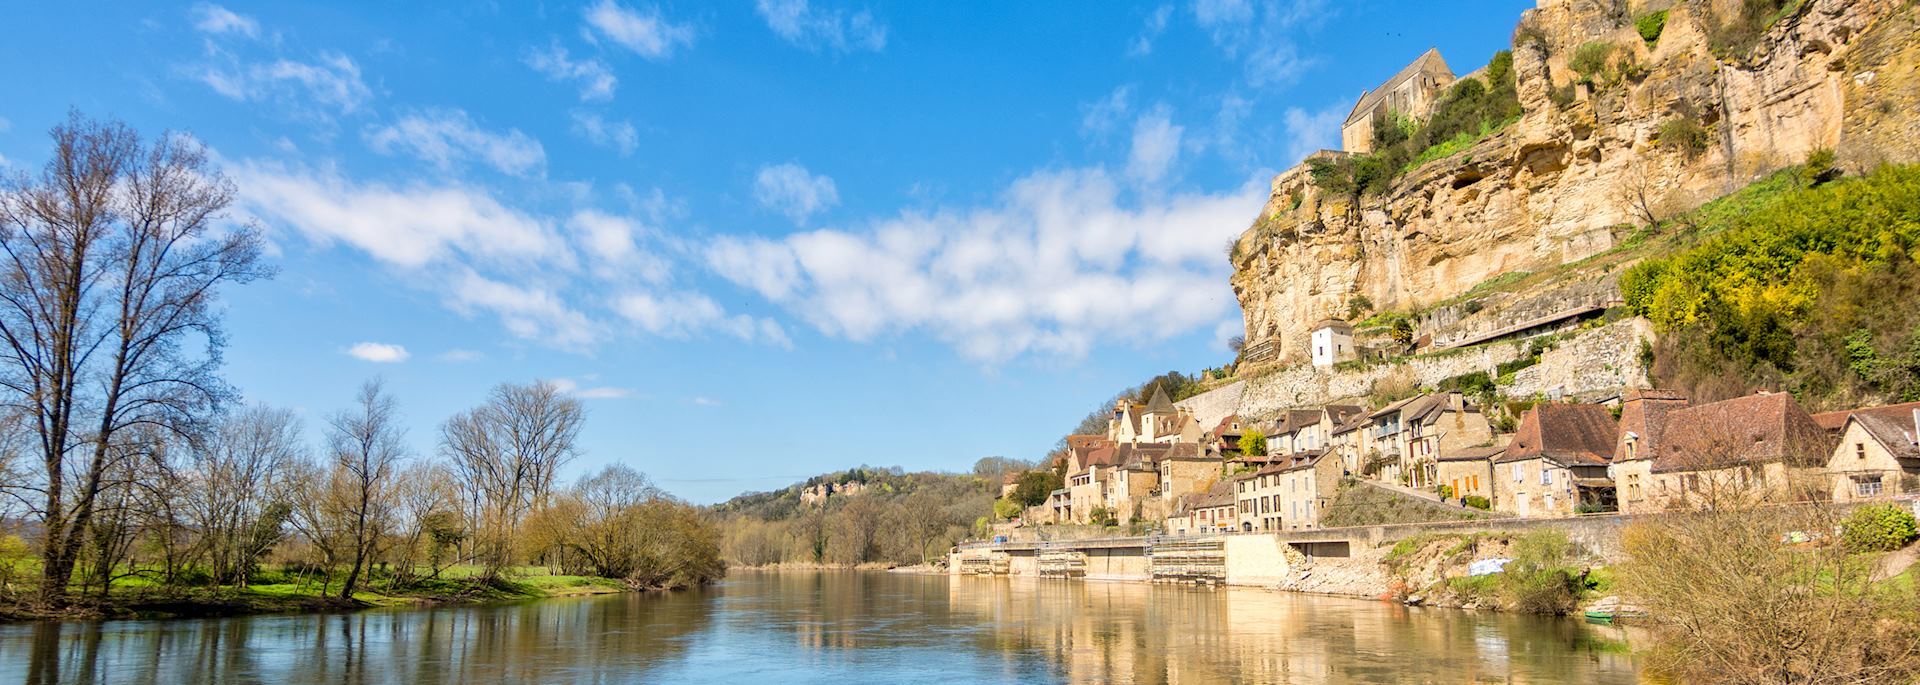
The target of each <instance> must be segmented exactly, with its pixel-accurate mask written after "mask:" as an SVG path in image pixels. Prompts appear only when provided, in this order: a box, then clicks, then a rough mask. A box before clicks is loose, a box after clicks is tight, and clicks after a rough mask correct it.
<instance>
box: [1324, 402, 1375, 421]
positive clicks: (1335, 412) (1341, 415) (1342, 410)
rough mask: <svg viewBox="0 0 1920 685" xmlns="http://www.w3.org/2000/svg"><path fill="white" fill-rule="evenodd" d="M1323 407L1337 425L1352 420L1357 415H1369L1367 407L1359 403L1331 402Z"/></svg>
mask: <svg viewBox="0 0 1920 685" xmlns="http://www.w3.org/2000/svg"><path fill="white" fill-rule="evenodd" d="M1321 409H1322V410H1324V411H1325V412H1326V413H1327V418H1328V419H1330V420H1332V422H1333V425H1335V426H1338V425H1341V424H1344V423H1346V422H1348V421H1351V420H1353V417H1355V416H1362V417H1364V416H1366V415H1367V408H1366V407H1362V406H1360V405H1357V404H1329V405H1327V406H1325V407H1321Z"/></svg>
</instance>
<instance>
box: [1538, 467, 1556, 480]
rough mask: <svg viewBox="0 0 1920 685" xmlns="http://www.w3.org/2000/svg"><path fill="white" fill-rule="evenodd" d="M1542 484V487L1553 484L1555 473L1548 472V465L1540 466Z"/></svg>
mask: <svg viewBox="0 0 1920 685" xmlns="http://www.w3.org/2000/svg"><path fill="white" fill-rule="evenodd" d="M1540 484H1541V485H1552V484H1553V472H1552V471H1548V470H1547V465H1546V464H1541V465H1540Z"/></svg>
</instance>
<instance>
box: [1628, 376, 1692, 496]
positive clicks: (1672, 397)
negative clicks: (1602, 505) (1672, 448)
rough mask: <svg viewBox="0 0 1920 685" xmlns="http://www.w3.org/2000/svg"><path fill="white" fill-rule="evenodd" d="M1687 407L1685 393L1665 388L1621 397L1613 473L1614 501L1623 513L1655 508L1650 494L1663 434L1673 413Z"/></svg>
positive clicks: (1632, 392) (1633, 391) (1630, 392)
mask: <svg viewBox="0 0 1920 685" xmlns="http://www.w3.org/2000/svg"><path fill="white" fill-rule="evenodd" d="M1685 408H1687V397H1686V396H1685V395H1681V394H1679V393H1674V392H1669V391H1665V390H1631V391H1628V392H1627V393H1626V394H1625V395H1623V396H1622V397H1621V398H1620V431H1619V436H1618V437H1617V438H1616V439H1615V440H1614V445H1613V468H1612V477H1613V484H1614V494H1615V497H1616V500H1615V501H1616V503H1617V504H1618V506H1619V508H1620V511H1621V512H1622V513H1627V514H1636V513H1642V512H1646V511H1650V510H1653V508H1652V507H1651V505H1650V503H1649V500H1648V497H1649V496H1650V493H1651V488H1652V487H1653V475H1652V474H1653V458H1654V457H1655V456H1657V455H1658V454H1659V450H1660V434H1661V433H1662V432H1664V431H1665V430H1666V426H1667V421H1668V420H1669V418H1670V417H1671V416H1672V415H1673V413H1674V412H1677V411H1679V410H1682V409H1685Z"/></svg>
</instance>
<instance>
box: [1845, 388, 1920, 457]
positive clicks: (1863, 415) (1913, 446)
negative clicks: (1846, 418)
mask: <svg viewBox="0 0 1920 685" xmlns="http://www.w3.org/2000/svg"><path fill="white" fill-rule="evenodd" d="M1850 419H1851V420H1852V421H1853V422H1855V423H1859V424H1860V427H1861V428H1863V429H1865V430H1866V431H1867V434H1868V435H1872V436H1873V439H1874V440H1877V441H1879V442H1880V445H1881V446H1883V447H1886V448H1887V452H1889V453H1891V454H1893V457H1894V458H1895V459H1901V460H1920V402H1907V403H1905V404H1889V405H1887V406H1884V407H1873V408H1871V409H1855V410H1853V411H1852V412H1851V416H1850Z"/></svg>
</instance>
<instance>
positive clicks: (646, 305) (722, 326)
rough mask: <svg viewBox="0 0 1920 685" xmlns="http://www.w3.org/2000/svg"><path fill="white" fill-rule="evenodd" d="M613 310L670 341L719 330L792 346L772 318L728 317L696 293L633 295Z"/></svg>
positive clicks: (742, 336)
mask: <svg viewBox="0 0 1920 685" xmlns="http://www.w3.org/2000/svg"><path fill="white" fill-rule="evenodd" d="M614 308H615V309H616V310H618V311H619V312H620V314H621V315H622V316H625V317H626V318H627V320H628V321H629V322H631V323H633V324H634V325H636V326H639V327H640V329H641V330H643V331H645V332H647V333H649V334H652V335H658V336H663V337H669V338H684V337H688V336H690V335H693V334H696V333H703V332H708V331H717V332H720V333H724V334H727V335H731V336H733V337H736V338H739V339H741V340H746V341H756V340H757V341H760V342H765V343H770V344H774V345H778V346H780V347H791V346H792V342H791V341H789V340H788V339H787V332H786V330H785V329H783V328H781V327H780V324H779V323H776V322H774V321H773V320H771V319H756V318H754V317H752V316H748V315H746V314H734V315H728V314H727V313H726V311H725V310H723V309H721V308H720V305H719V304H717V303H715V302H714V301H713V299H712V298H709V297H707V296H705V295H702V294H699V293H694V292H661V293H653V292H631V293H628V294H626V295H623V296H621V297H620V298H619V299H618V300H616V301H615V303H614Z"/></svg>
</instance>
